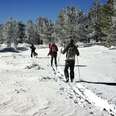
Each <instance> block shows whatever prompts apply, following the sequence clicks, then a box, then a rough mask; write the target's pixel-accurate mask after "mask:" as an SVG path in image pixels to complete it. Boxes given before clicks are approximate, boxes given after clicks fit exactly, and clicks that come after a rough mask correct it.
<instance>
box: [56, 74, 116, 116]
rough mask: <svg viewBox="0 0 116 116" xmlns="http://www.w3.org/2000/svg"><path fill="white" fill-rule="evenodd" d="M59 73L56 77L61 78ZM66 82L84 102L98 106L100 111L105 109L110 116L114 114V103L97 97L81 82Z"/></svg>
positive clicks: (115, 109) (115, 110)
mask: <svg viewBox="0 0 116 116" xmlns="http://www.w3.org/2000/svg"><path fill="white" fill-rule="evenodd" d="M61 75H62V74H61V73H60V75H59V74H58V77H60V79H62V78H61ZM67 84H68V85H69V88H70V89H72V91H73V94H75V96H76V95H77V96H78V98H81V99H82V100H84V101H85V102H87V103H89V104H91V105H94V106H95V107H98V108H99V109H100V110H101V111H107V112H108V113H109V115H111V116H115V115H116V105H114V104H109V103H108V101H107V100H105V99H102V98H100V97H98V96H97V95H96V94H95V93H93V92H92V91H91V90H89V89H87V88H85V87H84V86H82V84H80V83H79V82H78V83H67ZM78 98H77V100H78ZM77 103H78V101H77Z"/></svg>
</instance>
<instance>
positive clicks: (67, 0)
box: [0, 0, 107, 23]
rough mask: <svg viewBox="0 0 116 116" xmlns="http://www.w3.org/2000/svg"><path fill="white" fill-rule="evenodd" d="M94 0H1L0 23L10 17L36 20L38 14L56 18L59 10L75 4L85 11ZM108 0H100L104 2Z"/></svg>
mask: <svg viewBox="0 0 116 116" xmlns="http://www.w3.org/2000/svg"><path fill="white" fill-rule="evenodd" d="M93 1H94V0H0V23H3V22H5V21H6V20H8V18H9V17H13V18H14V19H17V20H21V21H27V20H28V19H31V20H33V21H35V19H36V18H37V17H38V16H45V17H48V18H49V19H52V20H55V19H56V18H57V16H58V13H59V11H60V10H61V9H62V8H64V7H66V6H68V5H74V6H76V7H78V8H80V9H81V10H83V11H84V12H87V10H88V9H89V8H90V7H91V6H92V3H93ZM106 1H107V0H100V2H101V3H102V4H104V3H106Z"/></svg>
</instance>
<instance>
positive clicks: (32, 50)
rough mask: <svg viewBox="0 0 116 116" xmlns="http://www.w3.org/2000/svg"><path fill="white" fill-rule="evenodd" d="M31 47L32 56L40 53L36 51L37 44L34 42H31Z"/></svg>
mask: <svg viewBox="0 0 116 116" xmlns="http://www.w3.org/2000/svg"><path fill="white" fill-rule="evenodd" d="M30 49H31V57H33V56H37V55H38V54H37V53H36V52H35V49H36V48H35V46H34V45H33V44H31V46H30Z"/></svg>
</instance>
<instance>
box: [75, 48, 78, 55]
mask: <svg viewBox="0 0 116 116" xmlns="http://www.w3.org/2000/svg"><path fill="white" fill-rule="evenodd" d="M75 52H76V55H77V56H79V50H78V49H77V47H75Z"/></svg>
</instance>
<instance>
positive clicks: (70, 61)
mask: <svg viewBox="0 0 116 116" xmlns="http://www.w3.org/2000/svg"><path fill="white" fill-rule="evenodd" d="M61 52H62V53H63V54H65V53H66V60H65V68H64V75H65V78H66V82H69V72H68V69H69V68H70V80H71V82H73V80H74V66H75V55H77V56H79V50H78V49H77V47H76V45H75V44H74V40H73V39H70V43H69V44H68V45H67V46H66V47H65V48H64V50H63V51H61Z"/></svg>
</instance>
